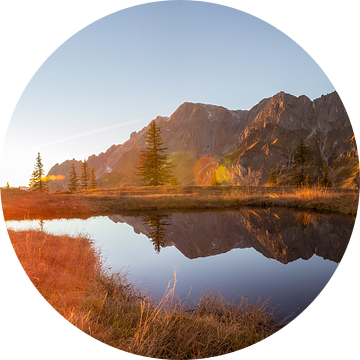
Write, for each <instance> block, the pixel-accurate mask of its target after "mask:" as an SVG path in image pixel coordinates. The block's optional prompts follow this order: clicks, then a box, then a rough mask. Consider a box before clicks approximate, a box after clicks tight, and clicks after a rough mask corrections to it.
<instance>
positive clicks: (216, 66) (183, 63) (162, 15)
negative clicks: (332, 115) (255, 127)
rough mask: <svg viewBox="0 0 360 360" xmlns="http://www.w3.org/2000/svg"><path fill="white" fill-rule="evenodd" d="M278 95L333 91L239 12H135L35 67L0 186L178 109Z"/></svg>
mask: <svg viewBox="0 0 360 360" xmlns="http://www.w3.org/2000/svg"><path fill="white" fill-rule="evenodd" d="M279 91H285V92H288V93H291V94H293V95H296V96H299V95H303V94H304V95H306V96H308V97H309V98H311V99H314V98H317V97H319V96H321V95H322V94H326V93H329V92H332V91H334V88H333V86H332V84H331V83H330V81H329V80H328V78H327V77H326V75H325V74H324V73H323V71H322V70H321V69H320V68H319V66H318V65H317V64H316V63H315V62H314V61H313V60H312V58H311V57H310V56H309V55H308V54H307V53H306V52H305V51H304V50H302V48H300V47H299V46H298V45H297V44H296V43H295V42H293V41H292V40H291V39H290V38H288V37H287V36H286V35H284V34H283V33H281V32H280V31H278V30H277V29H276V28H274V27H272V26H270V25H268V24H267V23H265V22H263V21H261V20H259V19H257V18H255V17H252V16H250V15H248V14H246V13H243V12H241V11H239V10H235V9H231V8H227V7H223V6H220V5H214V4H210V3H201V2H185V1H171V2H160V3H150V4H145V5H140V6H135V7H132V8H129V9H126V10H122V11H120V12H117V13H114V14H112V15H109V16H107V17H105V18H102V19H100V20H98V21H96V22H95V23H93V24H91V25H89V26H87V27H86V28H84V29H83V30H81V31H80V32H78V33H77V34H75V35H74V36H73V37H71V38H70V39H69V40H68V41H66V42H65V43H64V44H63V45H62V46H60V47H59V48H58V49H57V50H56V51H55V52H54V53H53V54H52V55H51V56H50V57H49V58H48V59H47V60H46V61H45V62H44V64H43V65H42V66H41V67H40V68H39V70H38V71H37V72H36V74H35V75H34V77H33V78H32V80H31V81H30V83H29V84H28V86H27V87H26V89H25V91H24V92H23V94H22V96H21V98H20V100H19V102H18V105H17V107H16V109H15V111H14V114H13V117H12V119H11V122H10V125H9V128H8V132H7V135H6V139H5V143H4V149H3V159H2V162H3V163H2V169H3V171H2V172H1V177H0V186H4V185H5V184H6V181H9V183H10V185H11V186H18V185H27V184H28V180H29V178H30V176H31V173H32V171H33V167H34V164H35V159H36V156H37V152H38V151H39V152H40V154H41V157H42V159H43V164H44V169H45V171H46V172H47V171H48V170H49V169H50V168H51V167H52V166H53V165H54V164H55V163H61V162H63V161H65V160H67V159H72V158H75V159H77V160H83V159H84V158H87V157H88V156H90V155H92V154H99V153H100V152H105V151H106V150H107V149H108V148H109V147H110V146H111V145H112V144H120V143H123V142H125V141H126V140H127V139H128V138H129V135H130V133H131V132H132V131H135V130H140V129H142V128H143V127H144V126H146V125H147V124H148V123H149V122H150V121H151V120H152V119H154V118H155V117H156V116H157V115H163V116H170V115H171V114H172V113H173V112H174V111H175V110H176V108H177V107H178V106H179V105H181V104H182V103H183V102H185V101H190V102H202V103H210V104H215V105H222V106H224V107H227V108H229V109H250V108H251V107H252V106H254V105H256V104H257V103H258V102H259V101H260V100H261V99H263V98H265V97H270V96H272V95H274V94H276V93H277V92H279Z"/></svg>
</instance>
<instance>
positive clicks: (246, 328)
mask: <svg viewBox="0 0 360 360" xmlns="http://www.w3.org/2000/svg"><path fill="white" fill-rule="evenodd" d="M9 235H10V239H11V241H12V243H13V246H14V249H15V252H16V254H17V256H18V258H19V260H20V262H21V264H22V266H23V267H24V269H25V271H26V272H27V274H28V276H29V278H30V279H31V281H32V282H33V283H34V285H35V286H36V288H37V289H38V290H39V292H40V293H41V294H42V295H43V296H44V297H45V299H46V300H47V301H48V302H49V303H50V304H51V305H52V306H53V307H54V308H55V309H56V310H57V311H58V312H59V313H60V314H62V315H63V316H64V317H65V318H66V319H67V320H69V321H70V322H71V323H72V324H74V325H75V326H77V327H78V328H79V329H81V330H83V331H84V332H86V333H87V334H89V335H91V336H92V337H94V338H96V339H98V340H100V341H102V342H104V343H106V344H108V345H111V346H113V347H115V348H118V349H121V350H125V351H128V352H131V353H134V354H139V355H143V356H148V357H152V358H167V359H169V358H171V359H193V358H207V357H212V356H217V355H221V354H226V353H229V352H232V351H236V350H239V349H242V348H244V347H247V346H249V345H252V344H254V343H256V342H258V341H260V340H262V339H264V338H266V337H268V336H269V335H271V334H272V333H273V332H274V331H275V330H276V329H277V328H278V327H277V326H276V325H275V324H274V322H273V317H272V314H271V311H268V309H267V305H266V304H265V303H260V302H259V301H258V302H256V303H251V302H250V301H249V300H248V299H246V298H243V299H241V301H240V302H237V303H235V302H228V301H227V300H226V299H225V298H224V297H223V296H221V295H220V294H218V293H210V294H204V295H203V296H202V297H201V298H200V299H199V303H198V305H197V306H196V307H195V308H192V309H189V308H186V307H185V306H184V305H183V304H182V303H181V302H180V300H179V299H178V298H175V297H174V290H175V283H176V276H175V279H174V282H173V284H172V285H170V283H169V287H168V289H166V291H165V294H164V296H163V298H162V299H161V300H160V301H159V302H156V301H155V300H153V299H152V298H151V296H150V295H144V294H142V293H140V291H139V290H137V289H135V288H134V286H133V285H132V284H129V283H128V282H127V280H126V276H124V275H123V274H111V273H109V272H106V271H104V269H102V268H101V264H100V257H99V253H98V252H97V251H95V250H94V249H93V247H92V245H91V242H90V241H89V239H86V238H84V237H81V236H79V237H77V238H71V237H68V236H53V235H49V234H45V233H44V232H40V231H29V232H24V231H21V232H14V231H9Z"/></svg>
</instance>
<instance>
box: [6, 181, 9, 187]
mask: <svg viewBox="0 0 360 360" xmlns="http://www.w3.org/2000/svg"><path fill="white" fill-rule="evenodd" d="M6 189H10V184H9V182H8V181H7V182H6Z"/></svg>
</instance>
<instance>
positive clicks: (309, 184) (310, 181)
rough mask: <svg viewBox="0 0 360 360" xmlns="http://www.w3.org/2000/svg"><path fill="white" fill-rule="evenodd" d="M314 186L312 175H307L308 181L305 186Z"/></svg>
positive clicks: (306, 180)
mask: <svg viewBox="0 0 360 360" xmlns="http://www.w3.org/2000/svg"><path fill="white" fill-rule="evenodd" d="M312 184H313V180H312V177H311V175H310V174H307V175H306V179H305V185H306V186H307V187H311V186H312Z"/></svg>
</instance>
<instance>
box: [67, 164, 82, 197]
mask: <svg viewBox="0 0 360 360" xmlns="http://www.w3.org/2000/svg"><path fill="white" fill-rule="evenodd" d="M78 189H79V177H78V175H77V173H76V168H75V164H74V163H72V165H71V169H70V172H69V183H68V190H69V191H76V190H78Z"/></svg>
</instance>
